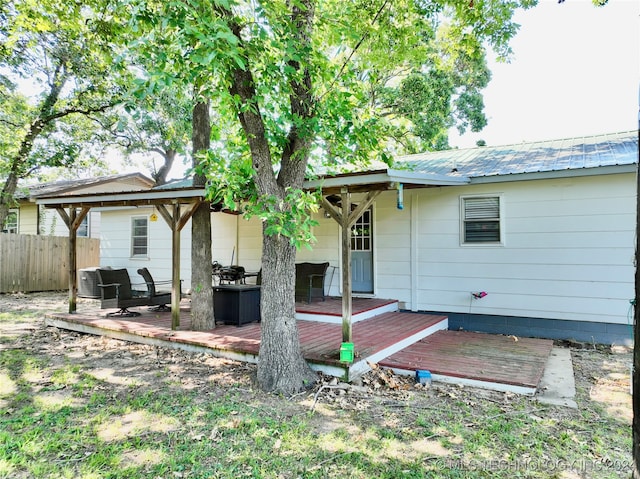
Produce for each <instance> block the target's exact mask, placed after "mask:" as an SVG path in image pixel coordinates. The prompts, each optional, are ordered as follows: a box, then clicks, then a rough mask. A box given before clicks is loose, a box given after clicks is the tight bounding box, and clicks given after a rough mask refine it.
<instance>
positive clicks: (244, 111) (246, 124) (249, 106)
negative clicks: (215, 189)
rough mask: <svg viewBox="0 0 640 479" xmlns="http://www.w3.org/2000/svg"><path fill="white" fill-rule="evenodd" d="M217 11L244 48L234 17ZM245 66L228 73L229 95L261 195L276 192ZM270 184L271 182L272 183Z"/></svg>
mask: <svg viewBox="0 0 640 479" xmlns="http://www.w3.org/2000/svg"><path fill="white" fill-rule="evenodd" d="M217 9H218V12H220V14H221V15H223V16H224V17H225V18H226V19H227V21H228V22H229V27H230V29H231V32H232V33H233V35H234V36H235V37H236V38H237V40H238V45H243V43H244V42H243V39H242V28H241V26H240V25H239V24H238V23H237V22H236V21H235V18H233V14H232V13H231V11H229V10H225V9H223V8H222V7H220V6H218V7H217ZM245 61H246V62H247V66H246V67H245V68H240V67H239V66H237V64H236V67H235V68H233V69H232V71H231V85H230V86H229V93H231V96H232V97H237V98H239V99H240V103H241V104H240V105H239V106H238V113H237V115H238V120H239V121H240V125H241V126H242V129H243V130H244V133H245V135H246V137H247V143H248V144H249V150H250V151H251V160H252V165H253V168H254V170H255V172H256V174H255V175H254V178H255V181H256V185H257V186H258V191H259V192H260V193H263V194H264V193H267V192H269V193H275V190H276V189H277V185H276V184H275V178H274V175H273V170H272V166H271V150H270V148H269V143H268V142H267V136H266V130H265V125H264V120H263V118H262V115H261V113H260V106H259V105H258V104H257V103H256V100H255V98H256V89H255V82H254V79H253V74H252V73H251V71H250V70H249V66H248V59H247V58H245ZM272 181H273V183H271V182H272Z"/></svg>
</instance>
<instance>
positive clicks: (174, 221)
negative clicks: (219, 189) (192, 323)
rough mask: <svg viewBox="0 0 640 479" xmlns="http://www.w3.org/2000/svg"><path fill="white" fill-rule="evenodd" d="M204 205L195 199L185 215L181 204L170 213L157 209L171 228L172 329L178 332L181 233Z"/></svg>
mask: <svg viewBox="0 0 640 479" xmlns="http://www.w3.org/2000/svg"><path fill="white" fill-rule="evenodd" d="M200 203H202V198H195V199H194V200H193V203H192V204H191V207H190V208H189V209H188V210H187V211H185V213H184V214H182V215H181V213H180V203H178V202H175V203H173V211H172V212H171V213H169V210H167V208H166V207H165V206H164V205H162V204H158V205H156V209H157V210H158V213H160V216H162V218H163V219H164V220H165V221H166V223H167V224H168V225H169V228H171V329H172V330H176V329H178V326H180V300H181V299H182V298H181V297H180V290H181V285H180V232H181V231H182V228H184V226H185V225H186V224H187V221H189V218H191V217H192V216H193V213H194V212H195V211H196V209H197V208H198V205H200Z"/></svg>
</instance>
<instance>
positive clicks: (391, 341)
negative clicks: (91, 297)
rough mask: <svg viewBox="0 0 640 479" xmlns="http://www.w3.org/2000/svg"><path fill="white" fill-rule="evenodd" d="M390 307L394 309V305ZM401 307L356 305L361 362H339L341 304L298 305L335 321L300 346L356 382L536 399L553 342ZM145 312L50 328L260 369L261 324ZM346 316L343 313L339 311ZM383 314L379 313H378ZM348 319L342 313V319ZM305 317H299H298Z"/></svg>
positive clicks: (85, 312)
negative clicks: (447, 386)
mask: <svg viewBox="0 0 640 479" xmlns="http://www.w3.org/2000/svg"><path fill="white" fill-rule="evenodd" d="M390 304H391V306H389V305H390ZM389 307H392V308H397V303H396V302H395V301H388V300H379V299H369V298H354V301H353V314H354V315H359V314H363V313H365V314H368V315H370V316H369V317H367V318H366V319H362V320H360V321H358V322H354V323H353V326H352V327H353V342H354V346H355V358H354V362H353V363H352V364H345V363H342V362H340V361H339V353H340V346H341V344H342V327H341V324H340V322H339V321H338V322H335V319H336V318H338V320H339V319H340V317H339V316H338V310H339V308H341V303H340V299H339V298H327V301H324V302H315V303H313V304H311V305H307V304H305V303H297V304H296V311H297V313H298V314H300V313H302V314H313V315H321V314H322V313H323V312H325V313H326V317H327V318H333V320H331V319H330V320H329V321H328V322H327V321H311V320H307V319H299V320H298V331H299V335H300V345H301V348H302V352H303V354H304V357H305V358H306V359H307V361H308V362H309V364H310V366H311V367H312V368H313V369H314V370H318V371H323V372H324V373H326V374H330V375H333V376H337V377H340V378H342V379H344V380H350V379H353V378H354V377H357V376H359V375H361V374H363V373H366V372H367V371H368V370H369V363H377V364H379V365H380V366H382V367H388V368H392V369H394V370H395V371H397V372H399V373H401V374H415V371H416V370H429V371H431V373H432V375H433V378H434V380H436V381H445V382H455V383H464V384H469V385H473V386H480V387H488V388H491V389H497V390H509V391H514V392H518V393H522V394H533V393H535V390H536V387H537V385H538V383H539V381H540V378H541V377H542V374H543V372H544V368H545V364H546V361H547V359H548V357H549V354H550V351H551V347H552V345H553V342H552V341H550V340H539V339H529V338H518V340H517V341H515V340H514V338H512V337H507V336H499V335H490V334H480V333H470V332H462V331H447V330H446V329H447V326H448V322H447V318H446V317H445V316H437V315H428V314H418V313H409V312H397V311H388V310H387V308H389ZM132 309H136V310H137V311H139V312H141V313H142V314H141V316H139V317H134V318H108V317H106V315H105V313H106V312H105V311H104V310H100V309H99V302H95V303H93V304H83V305H79V310H78V311H77V312H76V313H74V314H68V313H52V314H49V315H47V318H46V322H47V324H49V325H51V326H56V327H59V328H62V329H69V330H73V331H79V332H85V333H90V334H96V335H102V336H109V337H113V338H117V339H123V340H127V341H132V342H139V343H144V344H152V345H156V346H160V347H173V348H180V349H185V350H190V351H197V352H206V353H210V354H213V355H215V356H219V357H225V358H229V359H234V360H239V361H245V362H253V363H255V362H256V361H257V356H258V351H259V347H260V323H250V324H245V325H243V326H241V327H237V326H231V325H224V324H218V325H217V326H216V328H215V329H213V330H210V331H191V330H190V326H191V324H190V323H191V317H190V309H189V303H188V301H183V307H182V308H181V314H180V327H179V328H178V330H176V331H172V330H171V313H170V312H151V311H148V310H147V309H146V308H132ZM340 311H341V309H340ZM378 313H379V314H378ZM340 314H341V313H340ZM298 317H299V316H298Z"/></svg>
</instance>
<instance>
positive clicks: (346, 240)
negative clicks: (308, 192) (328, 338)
mask: <svg viewBox="0 0 640 479" xmlns="http://www.w3.org/2000/svg"><path fill="white" fill-rule="evenodd" d="M340 194H341V196H342V216H341V218H340V226H341V227H342V342H343V343H350V342H352V329H351V312H352V303H351V225H350V224H349V214H350V213H351V195H350V194H349V190H348V189H347V188H346V187H343V188H342V189H341V190H340Z"/></svg>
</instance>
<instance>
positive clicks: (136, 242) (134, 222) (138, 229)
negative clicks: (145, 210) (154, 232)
mask: <svg viewBox="0 0 640 479" xmlns="http://www.w3.org/2000/svg"><path fill="white" fill-rule="evenodd" d="M148 245H149V224H148V219H147V217H146V216H134V217H132V218H131V257H133V258H137V257H145V258H146V257H147V253H148Z"/></svg>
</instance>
